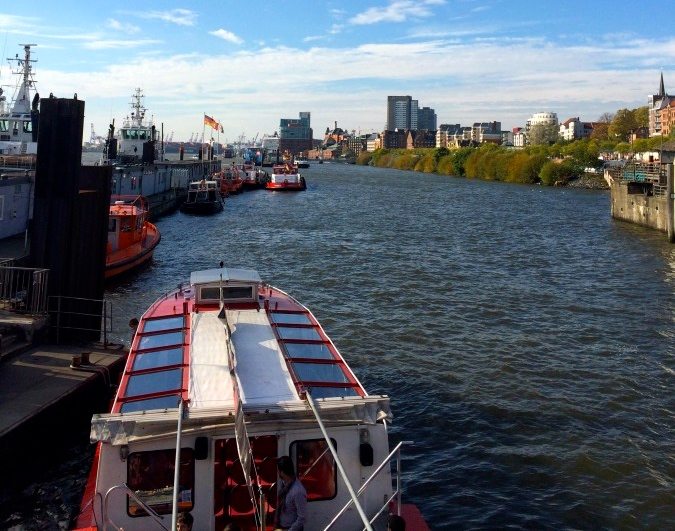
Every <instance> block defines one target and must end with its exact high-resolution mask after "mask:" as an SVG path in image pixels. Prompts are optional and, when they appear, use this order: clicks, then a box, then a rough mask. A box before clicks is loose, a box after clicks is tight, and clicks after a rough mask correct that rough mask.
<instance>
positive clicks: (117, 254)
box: [105, 195, 161, 280]
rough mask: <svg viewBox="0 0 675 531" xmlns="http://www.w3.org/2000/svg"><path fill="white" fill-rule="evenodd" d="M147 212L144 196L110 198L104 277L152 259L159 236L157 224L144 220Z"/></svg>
mask: <svg viewBox="0 0 675 531" xmlns="http://www.w3.org/2000/svg"><path fill="white" fill-rule="evenodd" d="M148 213H149V210H148V201H147V199H146V198H145V197H142V196H140V195H139V196H125V195H113V196H112V197H111V204H110V217H109V220H108V249H107V252H106V261H105V278H106V280H108V279H111V278H113V277H116V276H119V275H122V274H123V273H127V272H129V271H131V270H132V269H135V268H137V267H139V266H141V265H143V264H145V263H147V262H148V261H150V259H151V258H152V253H153V251H154V250H155V247H157V244H158V243H159V240H160V239H161V236H160V234H159V231H158V230H157V227H155V225H153V224H152V223H150V222H149V221H148Z"/></svg>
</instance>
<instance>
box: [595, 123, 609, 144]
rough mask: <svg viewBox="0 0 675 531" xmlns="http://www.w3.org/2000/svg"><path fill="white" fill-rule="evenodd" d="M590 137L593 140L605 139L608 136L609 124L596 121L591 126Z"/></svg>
mask: <svg viewBox="0 0 675 531" xmlns="http://www.w3.org/2000/svg"><path fill="white" fill-rule="evenodd" d="M591 138H593V139H595V140H607V139H608V138H609V124H607V123H604V122H598V123H596V124H595V125H594V126H593V131H592V132H591Z"/></svg>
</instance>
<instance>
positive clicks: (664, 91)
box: [659, 72, 666, 98]
mask: <svg viewBox="0 0 675 531" xmlns="http://www.w3.org/2000/svg"><path fill="white" fill-rule="evenodd" d="M665 95H666V89H665V87H664V85H663V72H661V84H660V85H659V96H661V97H662V98H663V97H665Z"/></svg>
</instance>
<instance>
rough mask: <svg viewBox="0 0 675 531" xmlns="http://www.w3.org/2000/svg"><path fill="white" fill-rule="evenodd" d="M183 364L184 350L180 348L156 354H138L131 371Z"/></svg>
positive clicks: (158, 351)
mask: <svg viewBox="0 0 675 531" xmlns="http://www.w3.org/2000/svg"><path fill="white" fill-rule="evenodd" d="M181 363H183V349H182V348H180V347H177V348H171V349H165V350H155V351H154V352H137V353H136V358H135V359H134V365H133V367H132V369H131V370H132V371H142V370H145V369H156V368H158V367H167V366H169V365H179V364H181Z"/></svg>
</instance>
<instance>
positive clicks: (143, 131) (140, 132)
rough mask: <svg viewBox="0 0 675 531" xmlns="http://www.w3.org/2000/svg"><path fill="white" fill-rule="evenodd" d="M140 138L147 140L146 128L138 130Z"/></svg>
mask: <svg viewBox="0 0 675 531" xmlns="http://www.w3.org/2000/svg"><path fill="white" fill-rule="evenodd" d="M138 138H139V139H140V140H145V139H146V136H145V130H144V129H141V130H140V131H138Z"/></svg>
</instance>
